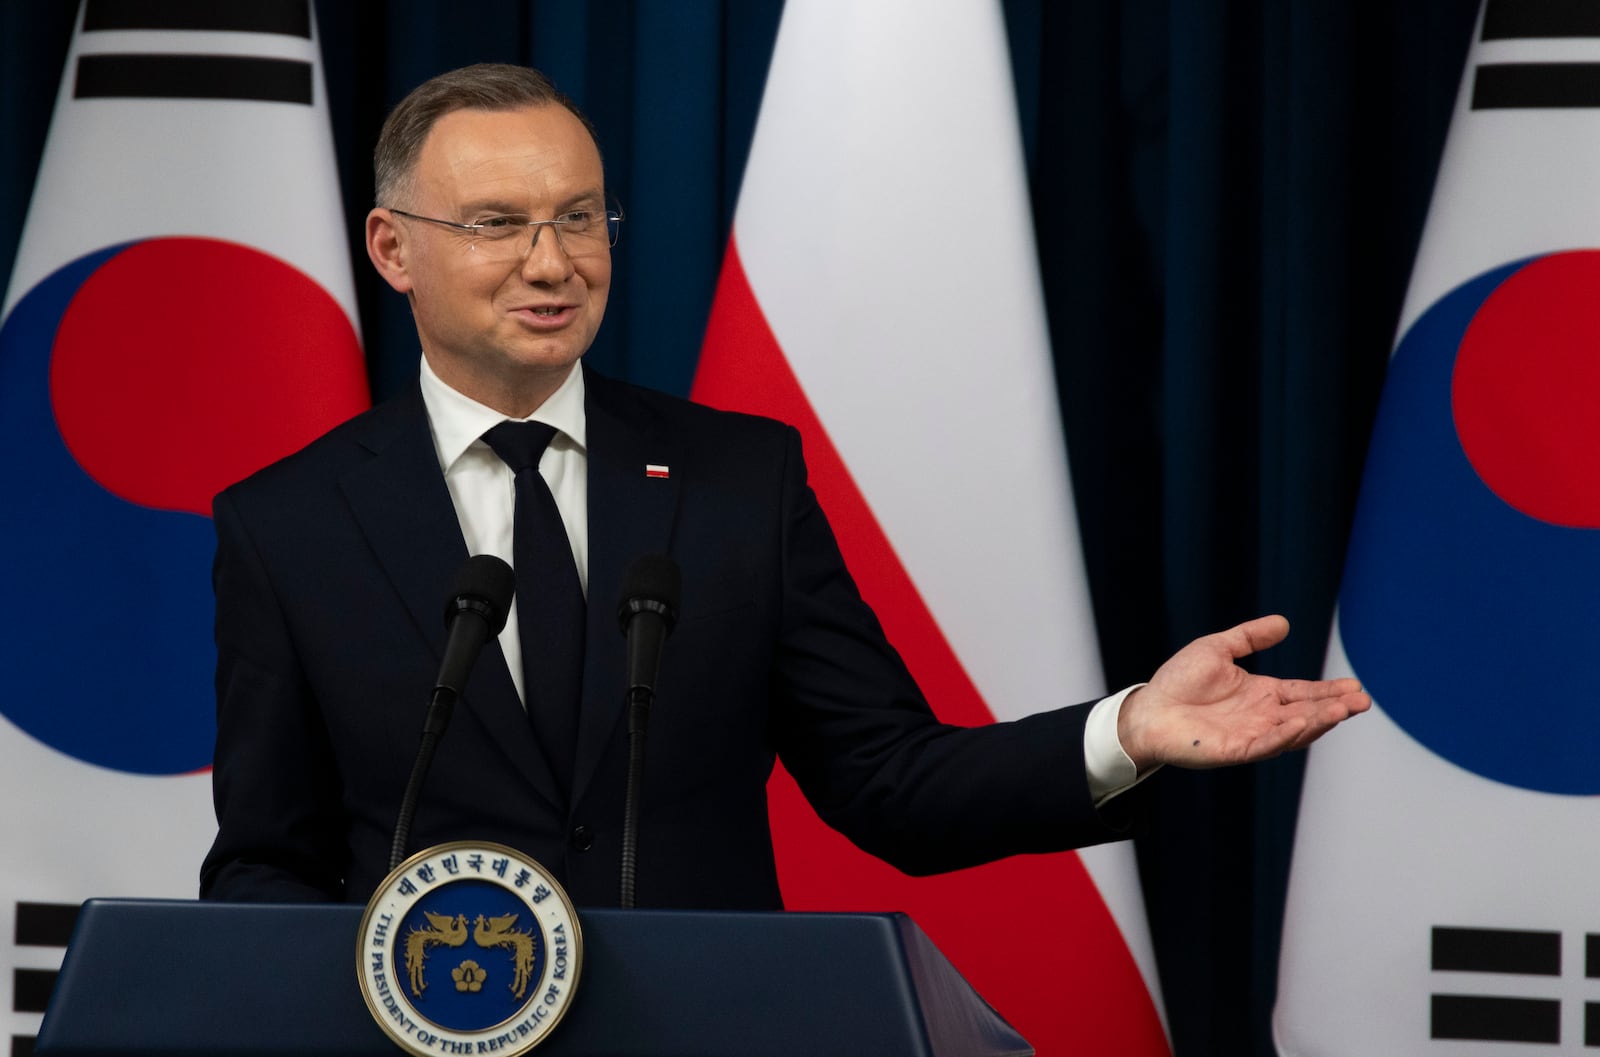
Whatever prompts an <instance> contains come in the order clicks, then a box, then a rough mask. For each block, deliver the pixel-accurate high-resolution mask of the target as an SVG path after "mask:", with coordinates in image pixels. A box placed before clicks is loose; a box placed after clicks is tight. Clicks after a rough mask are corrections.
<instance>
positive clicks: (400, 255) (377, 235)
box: [367, 209, 412, 294]
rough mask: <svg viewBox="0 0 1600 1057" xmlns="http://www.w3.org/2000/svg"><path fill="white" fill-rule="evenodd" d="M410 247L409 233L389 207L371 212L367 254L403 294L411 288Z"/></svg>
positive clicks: (387, 281) (386, 279)
mask: <svg viewBox="0 0 1600 1057" xmlns="http://www.w3.org/2000/svg"><path fill="white" fill-rule="evenodd" d="M409 250H410V246H409V245H408V243H407V241H406V239H405V233H404V232H402V230H401V228H400V226H399V225H398V224H396V223H395V218H394V214H393V213H391V212H390V211H389V210H387V209H374V210H373V211H372V212H370V213H368V214H367V256H368V257H370V258H371V259H372V266H373V267H374V268H376V269H378V274H379V275H381V276H383V280H384V282H386V283H388V284H389V285H390V286H392V287H394V288H395V289H396V290H397V291H399V292H400V293H402V294H409V293H410V292H411V286H412V283H411V272H410V269H409V268H408V267H407V264H408V260H409V256H410V254H409Z"/></svg>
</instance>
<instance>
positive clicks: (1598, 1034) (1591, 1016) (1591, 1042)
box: [1583, 1002, 1600, 1046]
mask: <svg viewBox="0 0 1600 1057" xmlns="http://www.w3.org/2000/svg"><path fill="white" fill-rule="evenodd" d="M1583 1044H1584V1045H1585V1046H1600V1002H1585V1003H1584V1004H1583Z"/></svg>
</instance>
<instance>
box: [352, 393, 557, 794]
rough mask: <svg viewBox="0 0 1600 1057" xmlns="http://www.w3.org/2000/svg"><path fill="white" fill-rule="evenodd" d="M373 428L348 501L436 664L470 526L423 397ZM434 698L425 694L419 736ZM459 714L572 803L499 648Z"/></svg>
mask: <svg viewBox="0 0 1600 1057" xmlns="http://www.w3.org/2000/svg"><path fill="white" fill-rule="evenodd" d="M367 425H368V428H367V429H366V431H365V432H364V433H363V434H362V435H361V436H360V437H359V438H358V439H359V440H360V442H361V443H362V444H363V445H364V446H366V448H367V449H368V450H369V451H370V452H372V455H373V457H372V458H371V459H370V460H369V461H367V462H366V463H364V464H363V465H361V466H360V467H358V468H356V469H355V470H352V471H351V472H350V473H348V474H347V475H346V476H345V478H344V480H343V481H342V482H341V483H342V485H343V488H344V493H345V497H346V499H347V501H348V502H349V504H350V510H351V512H352V514H353V515H354V517H355V519H356V522H357V523H358V524H359V525H360V526H361V530H362V532H363V533H364V534H365V535H366V538H367V540H368V542H369V543H370V544H371V546H372V550H373V553H374V554H375V555H376V556H377V559H378V562H379V564H381V565H382V566H383V569H384V571H385V573H386V574H387V575H388V577H389V581H390V583H392V584H393V585H394V589H395V591H396V592H397V593H398V594H399V595H400V598H401V599H402V601H403V602H404V603H405V606H406V609H407V610H408V611H409V612H410V614H411V619H412V620H413V622H414V623H415V624H416V626H417V630H418V632H419V633H420V634H421V636H422V638H423V639H424V640H425V641H426V642H427V643H428V646H429V648H430V649H431V650H432V651H433V656H434V659H435V661H436V662H437V661H438V660H440V659H442V658H443V656H444V639H445V627H444V607H445V603H446V602H447V600H448V595H449V592H450V590H451V587H452V586H453V583H454V580H455V575H456V571H457V570H458V569H459V568H460V567H461V565H462V563H463V562H465V561H466V559H467V548H466V543H465V542H464V541H463V540H462V538H461V524H460V521H459V520H458V519H457V518H456V511H455V506H454V504H453V503H452V502H451V500H450V492H449V489H447V488H446V487H445V483H444V475H443V474H441V473H440V472H439V457H438V454H437V453H436V452H435V451H434V447H433V437H432V434H431V433H430V432H429V430H428V419H427V414H426V412H425V411H424V409H423V405H422V397H421V395H420V394H419V393H417V392H413V393H412V394H411V395H410V396H408V397H406V398H405V399H403V400H401V401H398V402H396V404H394V405H392V413H391V414H387V415H380V416H374V417H373V418H372V419H371V420H369V422H368V424H367ZM429 689H430V688H429V687H425V686H419V687H417V704H418V709H417V713H416V714H417V717H418V723H419V727H418V729H419V730H420V729H421V727H420V722H421V715H422V709H421V706H422V705H423V704H424V703H425V702H426V701H427V694H428V691H429ZM458 711H465V712H467V713H469V714H470V715H472V716H473V717H475V718H476V719H477V721H478V722H480V723H481V724H482V726H483V727H484V729H485V730H486V731H487V732H488V734H489V737H490V740H492V741H493V742H494V743H495V744H496V746H498V747H499V749H500V750H501V751H502V752H504V753H505V754H506V757H507V758H508V759H509V760H510V762H511V764H512V766H513V767H514V768H515V769H516V771H517V773H519V774H521V775H522V776H523V777H524V778H525V779H526V780H527V781H528V782H529V784H531V785H532V786H533V787H534V788H535V789H536V790H537V791H538V792H539V794H540V795H541V796H543V797H545V799H547V800H549V801H550V802H551V803H552V804H560V803H562V802H563V798H562V797H561V796H560V794H559V792H558V791H557V790H556V788H555V785H554V783H553V781H552V780H551V777H550V774H549V772H548V770H547V769H546V768H545V767H544V766H543V758H542V757H541V756H540V755H539V749H538V746H537V745H536V744H535V743H534V738H533V731H532V728H531V727H530V726H529V725H528V719H527V713H526V712H524V711H523V708H522V703H521V701H520V700H519V699H518V698H517V692H516V687H515V686H514V684H513V683H512V682H511V673H510V670H509V669H508V668H507V667H506V661H505V655H504V654H503V653H502V652H501V651H500V644H499V642H497V641H493V640H491V641H490V642H489V643H488V644H487V645H486V646H485V647H484V651H483V656H482V657H481V658H480V659H479V661H478V664H477V666H476V667H475V668H474V670H473V673H472V676H471V678H470V679H469V680H468V682H467V686H466V689H465V692H464V693H463V695H462V699H461V702H460V705H459V706H458ZM446 736H447V737H448V735H446Z"/></svg>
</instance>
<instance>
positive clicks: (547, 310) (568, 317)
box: [511, 305, 578, 329]
mask: <svg viewBox="0 0 1600 1057" xmlns="http://www.w3.org/2000/svg"><path fill="white" fill-rule="evenodd" d="M577 311H578V309H577V306H576V305H523V306H522V307H520V308H514V309H512V310H511V314H512V315H513V316H516V317H517V318H518V319H520V320H521V321H522V322H524V323H526V324H527V325H528V326H531V327H537V328H541V329H543V328H554V327H564V326H566V325H567V324H568V323H570V322H572V319H573V317H574V316H575V315H576V314H577Z"/></svg>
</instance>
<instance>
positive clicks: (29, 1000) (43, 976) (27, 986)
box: [11, 969, 56, 1013]
mask: <svg viewBox="0 0 1600 1057" xmlns="http://www.w3.org/2000/svg"><path fill="white" fill-rule="evenodd" d="M55 986H56V971H55V970H54V969H13V970H11V1009H12V1011H13V1012H16V1013H43V1012H44V1007H45V1006H47V1005H49V1004H50V990H51V988H53V987H55Z"/></svg>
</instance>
